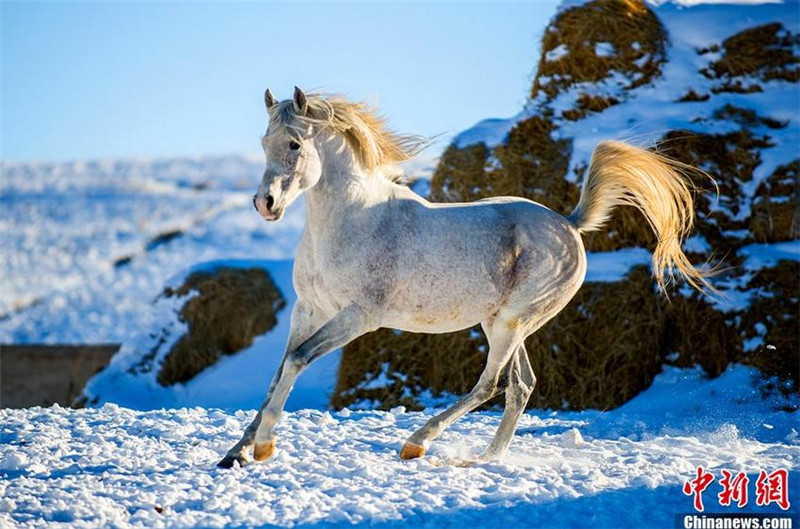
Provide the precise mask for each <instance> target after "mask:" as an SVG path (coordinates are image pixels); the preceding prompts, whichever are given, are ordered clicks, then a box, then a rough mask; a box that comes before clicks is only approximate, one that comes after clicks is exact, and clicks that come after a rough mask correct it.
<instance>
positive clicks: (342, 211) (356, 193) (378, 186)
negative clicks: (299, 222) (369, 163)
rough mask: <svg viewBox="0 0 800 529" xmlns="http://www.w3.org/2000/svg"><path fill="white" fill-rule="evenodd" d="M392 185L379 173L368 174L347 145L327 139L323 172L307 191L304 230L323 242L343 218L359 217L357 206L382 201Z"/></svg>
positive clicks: (345, 220) (389, 193)
mask: <svg viewBox="0 0 800 529" xmlns="http://www.w3.org/2000/svg"><path fill="white" fill-rule="evenodd" d="M391 194H392V186H391V185H390V184H389V183H388V182H387V181H386V180H384V178H383V177H382V176H380V175H372V176H370V175H367V174H365V173H364V171H363V170H362V169H361V168H360V167H359V166H358V164H357V163H356V162H355V160H354V159H353V156H352V154H351V153H350V151H349V148H347V147H345V148H341V146H337V145H336V142H335V141H332V142H327V147H326V148H325V151H324V156H323V160H322V176H321V177H320V180H319V182H317V184H316V185H314V186H313V187H312V188H311V189H309V190H308V191H307V193H306V230H307V231H308V232H309V234H310V235H311V236H312V238H313V240H315V241H318V242H322V241H323V240H324V239H325V238H326V237H329V236H330V235H331V234H332V233H335V232H336V229H337V227H339V226H342V224H343V223H344V222H347V221H349V220H352V219H354V218H355V217H360V216H358V215H353V213H354V212H356V211H358V210H359V209H364V208H367V207H370V206H372V205H374V204H375V203H378V202H385V201H386V200H388V199H389V197H390V196H391Z"/></svg>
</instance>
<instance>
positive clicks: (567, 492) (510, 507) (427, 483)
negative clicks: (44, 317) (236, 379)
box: [0, 366, 800, 528]
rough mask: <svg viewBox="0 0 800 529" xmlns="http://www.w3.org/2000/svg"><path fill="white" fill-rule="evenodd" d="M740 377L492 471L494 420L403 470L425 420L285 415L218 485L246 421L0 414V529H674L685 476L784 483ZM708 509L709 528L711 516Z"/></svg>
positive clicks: (572, 416)
mask: <svg viewBox="0 0 800 529" xmlns="http://www.w3.org/2000/svg"><path fill="white" fill-rule="evenodd" d="M754 376H755V371H754V370H753V369H752V368H747V367H744V366H734V367H731V368H729V369H728V371H727V372H725V373H724V374H723V375H722V376H720V377H719V378H716V379H713V380H709V379H707V378H706V377H705V376H704V375H703V374H702V371H701V370H700V369H699V368H698V369H677V368H667V369H666V370H665V372H664V373H662V374H661V375H660V376H658V377H657V378H656V380H655V382H654V384H653V386H652V387H651V388H650V389H649V390H647V391H645V392H644V393H642V394H640V395H639V396H638V397H637V398H635V399H634V400H633V401H631V402H629V403H628V404H626V405H625V406H623V407H621V408H618V409H615V410H611V411H594V410H588V411H583V412H554V411H530V412H527V413H526V414H525V415H524V416H523V418H522V420H521V424H520V429H519V431H518V433H517V436H516V437H515V439H514V441H513V443H512V445H511V448H510V452H509V453H508V455H507V456H506V457H505V458H504V459H503V460H501V461H496V462H473V463H472V464H469V463H470V462H471V461H473V460H474V456H475V454H476V453H478V452H479V451H480V450H481V449H482V448H484V447H485V446H486V445H487V443H488V442H489V440H490V439H491V436H492V435H493V433H494V430H495V428H496V427H497V424H498V422H499V420H500V414H499V413H498V412H481V413H473V414H470V415H468V416H467V417H466V418H464V419H462V420H461V421H459V422H458V423H456V424H455V425H454V426H453V427H452V428H451V429H449V430H448V431H446V432H445V434H443V435H442V437H441V438H440V439H439V440H438V441H437V442H435V443H434V444H433V445H432V447H431V450H430V452H429V454H428V455H426V456H425V457H424V458H422V459H419V460H415V461H401V460H399V459H398V457H397V452H398V450H399V448H400V446H401V443H402V440H403V439H404V438H405V437H406V436H407V435H408V434H410V433H411V431H412V430H414V429H415V428H417V427H419V426H420V425H422V423H423V422H424V421H425V420H426V418H427V417H428V416H429V415H430V413H432V412H429V411H426V412H424V413H418V412H417V413H407V412H405V411H404V410H403V409H402V408H400V409H396V410H393V411H391V412H379V411H351V410H342V411H341V412H327V411H321V410H300V411H296V412H294V413H287V414H286V415H285V416H284V418H283V420H282V422H281V423H280V425H279V426H278V429H277V433H278V450H277V452H276V455H275V456H274V457H273V458H272V459H270V460H269V461H267V462H266V463H263V464H253V465H247V466H245V467H244V468H234V469H231V470H222V469H217V468H216V467H215V466H214V465H215V463H216V461H217V460H218V459H219V458H220V457H221V456H222V455H223V454H224V452H225V451H226V450H227V448H228V447H229V446H230V445H231V444H232V443H234V442H235V441H236V440H238V436H239V435H240V433H241V430H242V428H243V427H244V426H245V425H246V423H247V422H248V421H249V419H250V417H251V416H252V413H253V412H252V411H248V412H244V411H237V412H227V411H223V410H218V409H204V408H181V409H169V410H154V411H146V412H144V411H134V410H131V409H127V408H123V407H119V406H117V405H114V404H106V405H104V406H102V407H100V408H94V409H82V410H73V409H67V408H61V407H58V406H54V407H52V408H47V409H42V408H30V409H24V410H0V424H2V430H0V431H1V432H2V445H0V476H2V480H0V496H2V498H3V501H2V502H0V526H2V527H6V526H9V527H21V528H27V527H42V526H45V525H49V524H52V525H53V526H59V523H61V524H69V526H70V527H106V526H113V527H119V528H126V527H147V528H159V527H242V526H248V527H252V526H297V525H317V526H320V527H334V526H335V527H341V526H351V525H352V526H358V527H361V526H371V527H409V526H413V527H442V526H447V527H464V526H467V525H468V524H475V525H477V526H487V525H488V526H492V527H496V526H504V527H517V526H525V527H589V526H591V527H619V524H620V520H624V522H625V525H626V526H631V527H633V526H640V527H643V526H647V527H652V526H657V527H671V526H672V525H673V519H674V516H675V515H676V514H677V513H688V512H690V511H691V510H692V509H691V498H689V497H687V496H684V495H683V494H682V493H681V490H680V488H681V485H682V483H683V482H684V481H686V480H688V479H690V478H691V477H692V474H693V472H694V469H695V466H696V465H703V466H704V467H705V468H709V469H711V471H712V472H715V473H718V472H717V471H718V469H722V468H725V469H734V470H743V471H745V472H747V473H748V474H750V475H751V477H753V478H754V475H755V474H757V473H758V472H759V471H760V470H761V469H765V470H767V471H771V470H774V469H778V468H786V469H789V470H790V471H791V476H790V483H795V484H796V483H797V481H796V480H797V478H798V477H800V473H798V467H800V444H799V443H798V439H797V429H798V427H799V425H798V424H797V421H796V416H795V415H793V414H789V413H785V412H783V411H778V410H779V408H780V407H781V406H782V405H783V404H785V403H784V402H783V401H782V399H781V397H778V396H776V395H773V396H771V397H769V398H766V399H764V398H762V396H761V394H760V393H759V392H758V390H756V389H753V386H752V381H751V379H752V378H753V377H754ZM754 482H755V481H754V479H753V481H751V483H754ZM715 486H716V485H715ZM715 493H716V492H711V489H709V491H708V492H707V493H706V495H705V498H704V499H705V502H706V504H707V505H709V504H711V505H713V506H714V508H712V509H708V510H709V511H710V512H719V511H722V510H723V509H722V508H720V507H717V506H716V502H715V501H714V500H715ZM793 502H796V499H794V500H793ZM793 508H796V505H795V506H793ZM726 510H727V511H728V512H733V510H732V509H726ZM746 510H747V511H750V512H777V509H776V508H775V506H771V507H755V506H752V505H751V507H748V508H747V509H746ZM795 512H796V511H795Z"/></svg>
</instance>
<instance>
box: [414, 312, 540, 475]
mask: <svg viewBox="0 0 800 529" xmlns="http://www.w3.org/2000/svg"><path fill="white" fill-rule="evenodd" d="M484 331H485V332H486V334H487V338H488V339H489V355H488V358H487V359H486V367H485V368H484V370H483V373H481V377H480V379H478V383H477V384H475V387H473V388H472V391H470V392H469V393H468V394H467V395H466V396H464V397H463V398H462V399H461V400H459V401H458V402H456V403H455V404H454V405H453V406H451V407H449V408H448V409H446V410H445V411H443V412H442V413H440V414H439V415H437V416H435V417H433V418H432V419H430V420H429V421H428V422H426V423H425V425H424V426H422V427H421V428H420V429H418V430H417V431H416V432H414V433H413V434H412V435H411V436H410V437H409V438H408V439H407V440H406V442H405V444H404V445H403V449H402V450H401V451H400V458H402V459H414V458H416V457H421V456H422V455H424V454H425V451H426V450H427V449H428V446H429V445H430V443H431V441H433V440H434V439H436V438H437V437H438V436H439V435H440V434H441V433H442V432H443V431H444V430H445V428H447V427H448V426H450V425H451V424H453V423H454V422H455V421H456V420H458V419H459V418H461V417H462V416H463V415H464V414H465V413H468V412H470V411H471V410H474V409H475V408H477V407H478V406H480V405H481V404H483V403H484V402H486V401H487V400H489V399H490V398H492V397H493V396H494V395H496V394H497V389H498V384H499V383H500V381H501V376H502V375H503V371H504V368H505V367H506V366H507V365H508V363H509V360H510V359H511V358H512V356H513V355H514V351H516V349H517V347H518V346H519V345H520V344H521V342H522V340H523V339H524V336H523V335H521V334H520V332H519V326H518V325H516V321H505V320H503V321H500V320H498V319H495V321H494V322H493V323H492V325H491V327H489V326H487V325H484Z"/></svg>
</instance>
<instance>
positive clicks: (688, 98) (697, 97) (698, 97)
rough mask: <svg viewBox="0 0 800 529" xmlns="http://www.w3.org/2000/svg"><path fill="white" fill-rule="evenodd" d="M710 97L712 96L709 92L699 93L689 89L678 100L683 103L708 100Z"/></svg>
mask: <svg viewBox="0 0 800 529" xmlns="http://www.w3.org/2000/svg"><path fill="white" fill-rule="evenodd" d="M709 98H711V96H710V95H708V94H698V93H697V92H695V91H694V89H689V91H688V92H686V93H685V94H683V95H682V96H681V98H680V99H678V101H679V102H681V103H695V102H699V101H708V100H709Z"/></svg>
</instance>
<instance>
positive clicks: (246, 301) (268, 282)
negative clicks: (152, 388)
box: [157, 268, 285, 386]
mask: <svg viewBox="0 0 800 529" xmlns="http://www.w3.org/2000/svg"><path fill="white" fill-rule="evenodd" d="M192 292H196V293H197V294H196V295H195V296H193V297H191V298H190V299H189V300H188V301H187V302H186V303H185V304H184V305H183V308H182V309H181V311H180V315H179V317H180V319H181V321H183V322H185V323H186V325H187V326H188V328H189V331H188V332H187V333H186V334H185V335H183V336H182V337H181V338H179V339H178V341H177V342H176V343H175V345H174V346H173V347H172V349H171V350H170V351H169V353H167V355H166V356H165V358H164V361H163V363H162V365H161V368H160V370H159V372H158V377H157V380H158V382H159V383H160V384H161V385H164V386H167V385H171V384H176V383H179V382H186V381H188V380H190V379H191V378H192V377H194V376H195V375H196V374H198V373H199V372H200V371H202V370H203V369H205V368H206V367H208V366H210V365H212V364H214V363H216V362H217V360H218V359H219V358H220V356H222V355H230V354H233V353H235V352H237V351H240V350H242V349H245V348H247V347H249V346H250V345H252V343H253V339H254V338H255V337H256V336H258V335H260V334H264V333H265V332H267V331H268V330H270V329H272V328H273V327H274V326H275V324H276V323H277V319H276V314H277V313H278V312H279V311H280V310H281V309H282V308H283V307H284V305H285V301H284V299H283V296H282V295H281V293H280V291H278V289H277V287H276V286H275V284H274V283H273V282H272V279H270V277H269V274H267V272H266V271H264V270H263V269H261V268H249V269H239V268H220V269H218V270H216V271H214V272H212V273H205V272H196V273H194V274H191V275H190V276H189V277H187V278H186V281H185V282H184V283H183V285H181V286H180V288H178V289H174V290H173V289H171V288H167V289H166V290H165V291H164V295H165V296H167V297H172V296H179V297H183V296H186V295H188V294H189V293H192Z"/></svg>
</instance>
